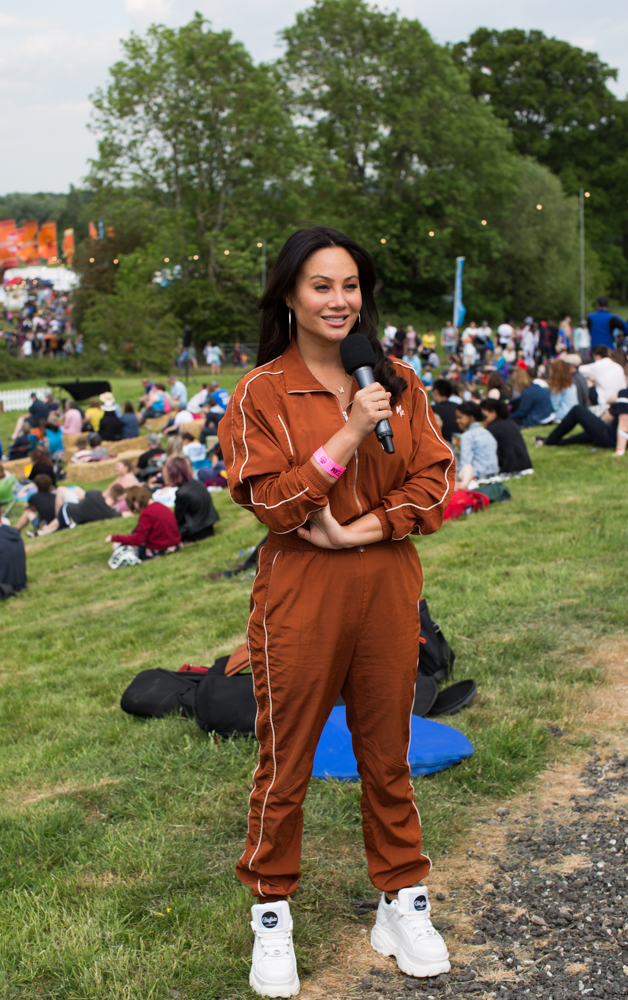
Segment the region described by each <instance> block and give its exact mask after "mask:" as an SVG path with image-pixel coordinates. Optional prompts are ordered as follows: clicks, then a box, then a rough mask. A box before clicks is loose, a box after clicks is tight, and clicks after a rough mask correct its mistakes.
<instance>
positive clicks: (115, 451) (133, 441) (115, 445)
mask: <svg viewBox="0 0 628 1000" xmlns="http://www.w3.org/2000/svg"><path fill="white" fill-rule="evenodd" d="M103 444H106V445H107V450H108V452H109V454H110V455H121V454H122V452H123V451H129V450H130V451H137V449H138V448H139V451H138V455H141V454H142V452H144V451H148V445H147V444H146V438H145V437H136V438H122V440H121V441H103ZM125 457H126V456H125Z"/></svg>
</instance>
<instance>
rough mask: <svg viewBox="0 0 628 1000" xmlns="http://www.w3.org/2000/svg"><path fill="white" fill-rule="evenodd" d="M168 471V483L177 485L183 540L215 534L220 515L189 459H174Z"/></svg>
mask: <svg viewBox="0 0 628 1000" xmlns="http://www.w3.org/2000/svg"><path fill="white" fill-rule="evenodd" d="M166 471H167V473H168V482H169V483H170V484H171V485H172V486H176V487H177V497H176V500H175V502H174V516H175V519H176V522H177V526H178V528H179V532H180V534H181V539H182V541H184V542H200V540H201V539H202V538H208V537H209V536H210V535H213V534H214V525H215V523H216V521H217V520H218V514H217V513H216V508H215V507H214V504H213V502H212V498H211V496H210V494H209V493H208V492H207V487H205V486H203V484H202V483H199V481H198V479H192V476H191V474H190V466H189V464H188V463H187V462H186V460H185V458H171V459H170V461H169V462H168V463H167V465H166Z"/></svg>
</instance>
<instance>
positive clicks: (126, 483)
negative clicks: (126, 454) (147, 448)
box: [103, 458, 140, 500]
mask: <svg viewBox="0 0 628 1000" xmlns="http://www.w3.org/2000/svg"><path fill="white" fill-rule="evenodd" d="M114 468H115V471H116V478H115V479H114V480H113V482H112V483H109V486H108V487H107V489H106V490H103V496H104V498H105V500H108V499H109V494H110V491H111V487H112V486H113V485H114V484H116V485H120V486H122V488H123V489H125V490H128V489H129V488H130V487H131V486H139V485H140V481H139V479H138V478H137V476H136V475H135V473H134V472H133V463H132V462H130V461H129V460H128V458H119V459H118V461H117V462H116V464H115V467H114Z"/></svg>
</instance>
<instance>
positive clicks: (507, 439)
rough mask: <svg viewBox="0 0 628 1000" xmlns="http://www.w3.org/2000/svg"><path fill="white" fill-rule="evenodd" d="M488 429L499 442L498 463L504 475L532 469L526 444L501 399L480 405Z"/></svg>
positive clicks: (486, 400)
mask: <svg viewBox="0 0 628 1000" xmlns="http://www.w3.org/2000/svg"><path fill="white" fill-rule="evenodd" d="M480 409H481V411H482V420H483V422H484V426H485V427H486V429H487V430H488V431H489V432H490V433H491V434H492V435H493V437H494V438H495V440H496V441H497V462H498V464H499V471H500V473H501V474H502V475H510V476H512V475H515V474H516V473H519V472H525V471H526V470H527V469H531V468H532V462H531V461H530V456H529V455H528V449H527V448H526V443H525V441H524V440H523V437H522V434H521V431H520V430H519V428H518V427H517V425H516V423H515V422H514V420H510V418H509V414H508V407H507V406H506V404H505V403H502V402H501V400H499V399H483V400H482V402H481V403H480Z"/></svg>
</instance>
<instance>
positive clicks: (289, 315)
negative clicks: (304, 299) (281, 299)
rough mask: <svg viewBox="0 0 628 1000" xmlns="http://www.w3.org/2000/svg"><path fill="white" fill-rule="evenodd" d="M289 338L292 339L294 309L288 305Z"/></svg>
mask: <svg viewBox="0 0 628 1000" xmlns="http://www.w3.org/2000/svg"><path fill="white" fill-rule="evenodd" d="M288 340H289V341H290V340H292V309H290V307H288Z"/></svg>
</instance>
